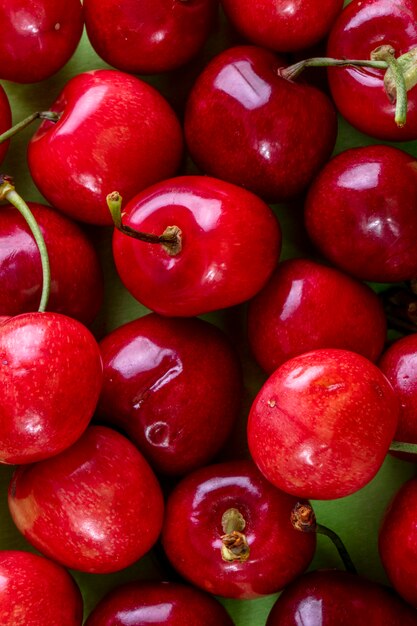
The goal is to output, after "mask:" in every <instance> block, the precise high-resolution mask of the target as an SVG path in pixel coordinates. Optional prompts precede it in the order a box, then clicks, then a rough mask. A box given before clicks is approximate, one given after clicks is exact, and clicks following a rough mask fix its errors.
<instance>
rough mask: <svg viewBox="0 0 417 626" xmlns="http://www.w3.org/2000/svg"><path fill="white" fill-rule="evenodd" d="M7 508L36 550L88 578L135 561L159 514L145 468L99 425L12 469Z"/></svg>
mask: <svg viewBox="0 0 417 626" xmlns="http://www.w3.org/2000/svg"><path fill="white" fill-rule="evenodd" d="M81 371H82V370H81ZM9 508H10V512H11V515H12V518H13V520H14V522H15V524H16V526H17V527H18V529H19V530H20V532H21V533H23V535H24V536H25V537H26V539H27V540H28V541H29V542H30V543H31V544H32V545H33V546H34V547H35V548H36V549H37V550H39V551H40V552H42V553H43V554H45V555H46V556H49V557H50V558H52V559H54V560H55V561H58V562H59V563H61V564H62V565H65V566H66V567H70V568H73V569H77V570H81V571H85V572H90V573H107V572H116V571H118V570H121V569H123V568H125V567H128V566H129V565H131V564H132V563H134V562H135V561H136V560H138V559H139V558H141V557H142V556H143V555H144V554H145V553H146V552H147V551H148V550H149V549H150V548H151V547H152V546H153V544H154V543H155V541H156V540H157V538H158V535H159V533H160V530H161V526H162V517H163V499H162V493H161V489H160V487H159V484H158V482H157V480H156V478H155V476H154V474H153V472H152V470H151V468H150V467H149V465H148V463H147V462H146V461H145V459H144V458H143V456H142V455H141V453H140V452H139V451H138V450H137V449H136V448H135V447H134V445H133V444H131V443H130V442H129V441H128V439H126V438H125V437H123V436H122V435H120V434H119V433H117V432H115V431H112V430H110V429H109V428H105V427H101V426H94V427H90V428H89V429H87V431H86V432H85V433H84V435H83V436H82V437H81V438H80V439H79V440H78V441H77V442H76V443H75V444H74V445H73V446H71V448H68V449H67V450H65V451H64V452H62V453H61V454H59V455H57V456H55V457H53V458H51V459H47V460H45V461H40V462H39V463H35V464H33V465H28V466H22V467H20V468H18V469H17V470H16V472H15V473H14V475H13V478H12V481H11V483H10V488H9Z"/></svg>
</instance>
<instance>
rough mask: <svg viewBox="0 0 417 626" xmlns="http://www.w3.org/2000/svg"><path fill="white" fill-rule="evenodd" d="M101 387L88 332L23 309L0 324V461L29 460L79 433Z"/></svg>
mask: <svg viewBox="0 0 417 626" xmlns="http://www.w3.org/2000/svg"><path fill="white" fill-rule="evenodd" d="M101 385H102V363H101V357H100V351H99V347H98V345H97V342H96V340H95V339H94V337H93V335H92V334H91V333H90V331H89V330H87V328H86V327H85V326H83V325H82V324H80V322H78V321H77V320H74V319H72V318H70V317H67V316H65V315H61V314H59V313H24V314H22V315H18V316H17V317H12V318H10V319H9V320H8V321H6V322H5V323H3V324H1V326H0V387H1V389H2V393H1V397H0V415H1V422H0V462H1V463H11V464H20V463H32V462H34V461H39V460H40V459H45V458H47V457H50V456H53V455H54V454H57V453H58V452H61V450H64V449H65V448H67V447H69V446H70V445H71V444H72V443H74V441H76V440H77V439H78V438H79V437H80V435H81V434H82V433H83V432H84V431H85V429H86V428H87V426H88V423H89V421H90V419H91V417H92V415H93V413H94V410H95V408H96V405H97V401H98V397H99V394H100V389H101Z"/></svg>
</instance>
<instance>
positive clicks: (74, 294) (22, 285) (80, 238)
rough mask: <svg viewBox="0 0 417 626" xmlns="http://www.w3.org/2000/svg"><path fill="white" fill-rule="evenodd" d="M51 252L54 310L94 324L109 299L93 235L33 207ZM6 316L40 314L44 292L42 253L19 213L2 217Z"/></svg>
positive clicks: (8, 211) (0, 279) (0, 267)
mask: <svg viewBox="0 0 417 626" xmlns="http://www.w3.org/2000/svg"><path fill="white" fill-rule="evenodd" d="M28 206H29V208H30V210H31V211H32V213H33V216H34V217H35V220H36V221H37V223H38V225H39V227H40V229H41V232H42V234H43V237H44V239H45V244H46V248H47V250H48V256H49V262H50V266H51V293H50V297H49V301H48V310H49V311H55V312H56V313H63V314H65V315H68V316H69V317H74V318H75V319H78V320H79V321H80V322H82V323H84V324H90V323H91V322H92V321H93V320H94V318H95V317H96V315H97V313H98V311H99V309H100V307H101V303H102V300H103V276H102V271H101V267H100V263H99V259H98V255H97V253H96V251H95V249H94V247H93V245H92V243H91V242H90V240H89V239H88V237H87V235H86V234H85V233H84V232H83V230H82V229H81V228H80V227H79V225H78V224H76V223H75V222H72V221H71V220H69V219H68V218H66V217H64V216H63V215H60V214H59V213H57V211H54V210H53V209H51V208H49V207H46V206H44V205H42V204H37V203H34V202H29V203H28ZM0 285H1V300H0V314H1V315H18V314H19V313H26V312H28V311H37V309H38V307H39V303H40V299H41V293H42V267H41V260H40V254H39V249H38V247H37V245H36V243H35V240H34V238H33V236H32V234H31V233H30V230H29V228H28V226H27V224H26V222H25V220H24V219H23V217H22V216H21V215H20V213H19V212H18V211H16V209H14V208H12V207H3V208H2V210H1V213H0Z"/></svg>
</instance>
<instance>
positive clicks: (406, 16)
mask: <svg viewBox="0 0 417 626" xmlns="http://www.w3.org/2000/svg"><path fill="white" fill-rule="evenodd" d="M385 44H388V45H390V46H392V47H393V48H394V50H395V56H396V57H399V56H401V55H402V54H404V53H406V52H408V51H409V50H411V49H413V48H415V47H417V2H416V0H353V1H352V2H350V3H349V4H348V5H347V6H346V7H345V9H344V10H343V12H342V13H341V14H340V16H339V18H338V19H337V20H336V23H335V24H334V26H333V28H332V30H331V32H330V36H329V41H328V49H327V54H328V56H330V57H333V58H336V59H343V58H345V59H369V58H370V55H371V52H372V51H373V50H375V49H376V48H378V47H379V46H381V45H385ZM329 85H330V90H331V93H332V96H333V99H334V101H335V103H336V106H337V108H338V109H339V111H340V113H341V114H342V115H343V116H344V117H345V118H346V119H347V120H348V122H350V123H351V124H352V125H353V126H355V127H356V128H358V129H359V130H360V131H362V132H364V133H366V134H368V135H371V136H373V137H377V138H379V139H382V140H384V141H409V140H412V139H416V138H417V87H413V88H412V89H410V90H409V91H408V111H407V122H406V124H405V126H404V127H402V128H400V127H398V126H397V125H396V123H395V121H394V117H395V104H394V103H392V102H390V100H389V99H388V96H387V94H386V92H385V89H384V71H383V70H376V69H371V68H355V67H352V66H349V67H346V68H330V69H329Z"/></svg>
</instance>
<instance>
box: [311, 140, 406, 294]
mask: <svg viewBox="0 0 417 626" xmlns="http://www.w3.org/2000/svg"><path fill="white" fill-rule="evenodd" d="M416 205H417V161H416V159H414V158H413V157H412V156H411V155H410V154H408V153H407V152H403V151H402V150H398V149H397V148H393V147H390V146H384V145H377V146H365V147H362V148H352V149H350V150H346V151H345V152H342V153H341V154H338V155H337V156H336V157H334V158H333V159H332V160H331V161H330V162H329V163H328V164H327V165H326V166H325V167H324V168H323V170H322V171H321V172H320V174H319V176H318V177H317V178H316V180H315V182H314V183H313V185H312V186H311V187H310V190H309V193H308V196H307V201H306V208H305V220H306V227H307V230H308V233H309V235H310V237H311V238H312V240H313V241H314V243H315V244H316V245H317V246H318V247H319V248H320V250H321V251H322V253H323V254H324V255H325V256H326V257H327V258H328V259H329V260H330V261H331V262H332V263H334V264H335V265H337V266H338V267H339V268H341V269H343V270H345V271H346V272H348V273H350V274H353V275H354V276H356V277H357V278H360V279H362V280H369V281H378V282H398V281H402V280H408V279H411V278H415V277H417V256H416V253H415V241H416V238H417V213H416V210H415V207H416Z"/></svg>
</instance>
